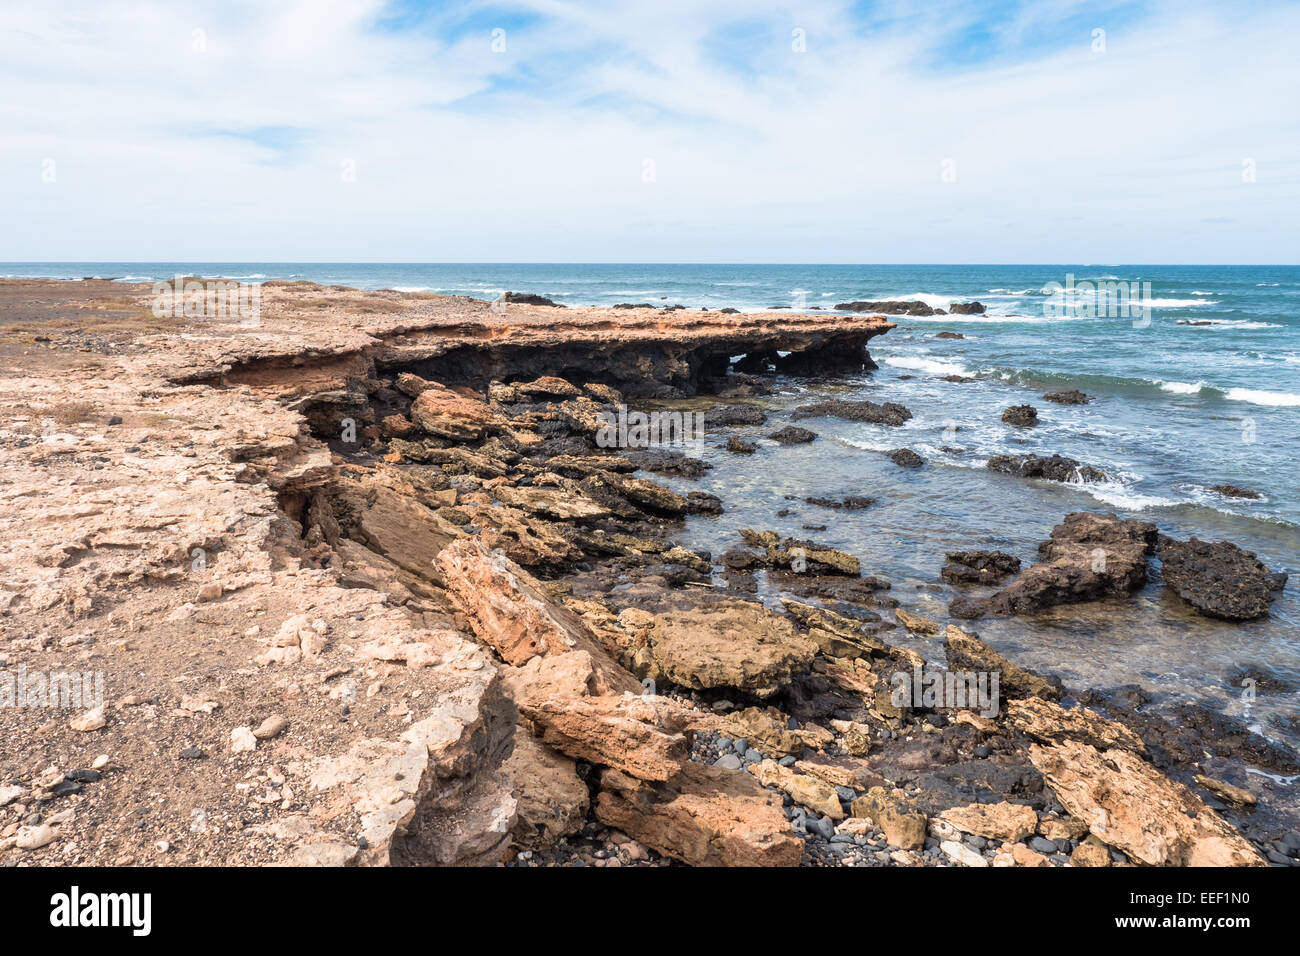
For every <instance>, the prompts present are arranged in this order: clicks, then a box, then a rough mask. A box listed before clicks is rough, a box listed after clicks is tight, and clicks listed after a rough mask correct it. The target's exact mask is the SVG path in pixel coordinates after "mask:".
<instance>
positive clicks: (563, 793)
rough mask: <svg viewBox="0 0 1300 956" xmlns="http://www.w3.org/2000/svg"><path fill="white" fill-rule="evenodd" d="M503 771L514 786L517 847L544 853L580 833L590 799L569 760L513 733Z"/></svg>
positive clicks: (574, 766) (531, 739) (584, 785)
mask: <svg viewBox="0 0 1300 956" xmlns="http://www.w3.org/2000/svg"><path fill="white" fill-rule="evenodd" d="M502 769H503V770H504V771H505V772H506V773H508V774H509V775H510V777H511V779H512V780H513V781H514V785H515V787H514V797H515V801H516V803H517V804H518V812H519V819H518V822H517V823H516V824H515V827H514V830H513V842H514V844H515V845H516V846H518V847H520V848H521V849H525V850H543V849H546V848H547V847H551V846H554V845H555V841H556V840H558V839H559V838H560V837H563V836H568V835H569V834H570V833H576V832H577V831H578V830H581V829H582V826H583V823H584V822H585V821H586V817H587V810H588V808H589V807H590V805H591V795H590V794H589V793H588V791H587V785H586V783H584V782H583V780H582V778H581V777H579V776H578V771H577V766H576V764H574V762H573V761H572V760H571V759H569V758H568V757H566V756H564V755H563V754H558V753H556V752H555V751H554V750H552V749H551V748H549V747H547V746H546V745H544V744H542V743H541V742H540V741H538V740H536V739H535V738H533V737H532V736H530V735H528V734H525V733H516V735H515V749H514V753H512V754H511V755H510V757H509V758H508V759H507V760H506V762H505V764H503V766H502Z"/></svg>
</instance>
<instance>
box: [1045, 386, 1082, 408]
mask: <svg viewBox="0 0 1300 956" xmlns="http://www.w3.org/2000/svg"><path fill="white" fill-rule="evenodd" d="M1043 398H1044V399H1045V400H1047V401H1049V402H1056V404H1058V405H1087V404H1088V403H1089V402H1090V401H1092V396H1090V395H1085V394H1083V392H1081V391H1079V390H1078V389H1077V388H1072V389H1070V390H1068V391H1064V392H1048V393H1047V394H1046V395H1044V396H1043Z"/></svg>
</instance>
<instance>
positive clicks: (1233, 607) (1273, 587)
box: [1160, 538, 1287, 621]
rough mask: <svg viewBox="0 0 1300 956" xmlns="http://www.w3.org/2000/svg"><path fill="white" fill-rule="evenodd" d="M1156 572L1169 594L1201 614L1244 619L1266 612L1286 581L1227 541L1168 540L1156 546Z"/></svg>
mask: <svg viewBox="0 0 1300 956" xmlns="http://www.w3.org/2000/svg"><path fill="white" fill-rule="evenodd" d="M1160 561H1161V564H1162V569H1161V576H1162V577H1163V579H1164V582H1165V584H1167V585H1168V586H1169V587H1170V588H1171V589H1173V591H1174V593H1176V594H1177V595H1178V596H1179V597H1180V598H1182V599H1183V600H1184V601H1186V602H1187V603H1188V604H1190V605H1192V607H1194V608H1196V610H1197V611H1199V612H1200V613H1201V614H1204V615H1205V616H1206V617H1217V618H1221V619H1222V620H1225V621H1248V620H1250V619H1252V618H1256V617H1262V616H1264V615H1265V614H1267V613H1268V606H1269V603H1270V602H1272V600H1273V599H1274V598H1276V597H1277V595H1278V592H1279V591H1281V590H1282V588H1283V587H1285V586H1286V580H1287V576H1286V574H1284V573H1281V572H1279V573H1274V572H1272V571H1269V569H1268V568H1267V567H1266V566H1265V565H1264V564H1263V563H1262V562H1261V561H1260V560H1259V559H1258V558H1257V557H1255V555H1254V554H1252V553H1251V552H1249V551H1244V550H1242V549H1241V548H1239V547H1237V546H1236V545H1235V544H1231V543H1229V542H1227V541H1214V542H1209V541H1200V540H1198V539H1197V538H1192V539H1191V540H1189V541H1170V542H1168V543H1165V544H1162V546H1161V548H1160Z"/></svg>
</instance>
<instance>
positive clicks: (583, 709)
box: [520, 694, 688, 781]
mask: <svg viewBox="0 0 1300 956" xmlns="http://www.w3.org/2000/svg"><path fill="white" fill-rule="evenodd" d="M520 713H522V714H523V715H524V716H525V717H527V718H528V719H529V720H531V721H533V723H535V724H536V725H537V726H539V727H540V728H542V742H543V743H545V744H547V745H548V746H551V747H554V748H555V749H556V750H558V751H560V752H561V753H564V754H567V755H568V756H570V757H573V758H574V759H576V760H585V761H587V762H588V763H594V764H600V765H601V766H605V767H614V768H616V769H618V770H621V771H623V772H624V773H626V774H628V775H629V776H632V777H636V778H638V779H640V780H654V781H664V780H670V779H672V778H673V777H675V776H676V775H677V773H678V772H679V771H680V769H681V763H682V761H683V760H685V759H686V755H687V751H688V747H687V738H686V737H685V735H684V734H683V733H682V731H684V730H685V729H686V728H687V723H688V721H687V720H686V718H685V715H684V714H683V713H682V711H681V708H680V707H678V706H677V705H676V704H673V703H671V702H670V701H668V700H667V698H661V697H649V696H646V697H638V696H636V695H634V694H605V695H602V696H599V697H580V698H574V699H567V700H547V701H543V702H541V703H536V704H534V703H531V702H525V703H521V705H520Z"/></svg>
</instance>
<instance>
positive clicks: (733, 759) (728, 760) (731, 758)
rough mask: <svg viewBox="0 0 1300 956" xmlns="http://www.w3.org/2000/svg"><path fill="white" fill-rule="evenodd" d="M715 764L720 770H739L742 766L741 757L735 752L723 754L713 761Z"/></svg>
mask: <svg viewBox="0 0 1300 956" xmlns="http://www.w3.org/2000/svg"><path fill="white" fill-rule="evenodd" d="M713 766H715V767H717V768H718V769H719V770H739V769H740V767H741V763H740V758H739V757H737V756H736V755H735V754H723V755H722V756H721V757H719V758H718V759H717V760H715V761H713Z"/></svg>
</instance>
